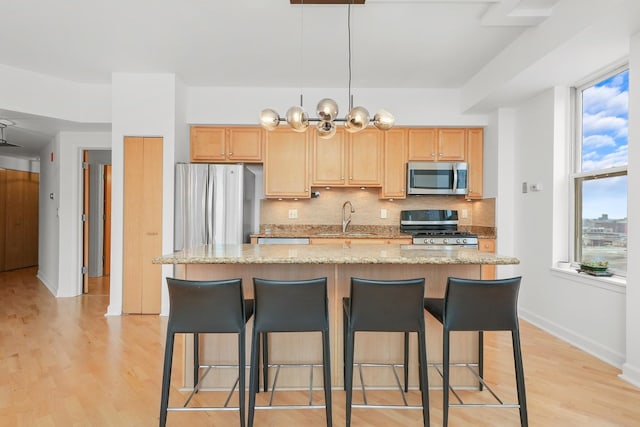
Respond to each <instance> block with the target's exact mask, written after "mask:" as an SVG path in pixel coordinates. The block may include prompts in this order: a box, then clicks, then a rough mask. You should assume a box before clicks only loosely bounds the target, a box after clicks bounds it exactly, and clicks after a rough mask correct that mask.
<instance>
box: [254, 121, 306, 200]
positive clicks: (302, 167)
mask: <svg viewBox="0 0 640 427" xmlns="http://www.w3.org/2000/svg"><path fill="white" fill-rule="evenodd" d="M309 135H310V133H309V132H302V133H301V132H294V131H293V130H291V129H287V128H278V129H275V130H272V131H269V132H266V133H265V150H264V195H265V197H267V198H283V199H285V198H287V199H293V198H300V199H302V198H305V199H308V198H310V197H311V187H310V186H309V145H310V143H309Z"/></svg>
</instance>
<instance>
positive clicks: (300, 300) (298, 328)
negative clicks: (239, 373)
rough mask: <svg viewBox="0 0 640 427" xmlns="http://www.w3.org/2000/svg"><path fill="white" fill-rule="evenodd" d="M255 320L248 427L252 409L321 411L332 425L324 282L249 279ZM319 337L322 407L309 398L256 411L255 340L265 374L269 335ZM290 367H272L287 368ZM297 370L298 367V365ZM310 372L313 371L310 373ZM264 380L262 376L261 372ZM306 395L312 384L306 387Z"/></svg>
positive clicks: (326, 302)
mask: <svg viewBox="0 0 640 427" xmlns="http://www.w3.org/2000/svg"><path fill="white" fill-rule="evenodd" d="M253 288H254V298H255V316H254V322H253V334H252V340H251V374H250V379H249V416H248V426H249V427H252V426H253V419H254V412H255V409H265V408H279V409H302V408H325V412H326V417H327V426H328V427H331V426H332V425H333V422H332V417H331V356H330V347H329V307H328V301H327V278H326V277H323V278H317V279H309V280H266V279H258V278H254V279H253ZM313 331H319V332H321V333H322V365H321V366H322V368H323V380H324V398H325V404H324V405H313V402H312V400H311V397H310V399H309V405H291V406H271V403H270V404H269V406H266V407H264V406H261V407H256V393H257V392H258V388H259V380H258V378H259V372H258V370H259V366H258V359H259V353H260V351H259V350H260V349H259V338H260V335H262V336H263V337H264V338H265V339H264V353H263V357H264V361H265V362H264V365H263V369H264V370H265V371H267V369H268V365H267V360H268V355H267V340H266V336H267V334H268V333H270V332H313ZM289 365H291V364H287V365H285V364H276V365H274V366H277V367H278V369H279V368H280V366H289ZM298 366H300V365H298ZM302 366H310V368H311V369H313V367H314V366H320V365H317V364H304V365H302ZM312 372H313V371H312ZM265 378H266V372H265ZM276 381H277V374H276V377H275V379H274V382H273V386H272V390H271V393H272V397H273V393H274V392H275V388H276ZM309 387H310V390H309V395H310V396H311V390H312V388H313V383H311V384H310V385H309Z"/></svg>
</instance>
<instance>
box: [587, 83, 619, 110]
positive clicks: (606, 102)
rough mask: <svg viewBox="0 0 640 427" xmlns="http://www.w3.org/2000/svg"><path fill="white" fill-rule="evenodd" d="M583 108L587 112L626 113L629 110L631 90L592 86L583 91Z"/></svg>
mask: <svg viewBox="0 0 640 427" xmlns="http://www.w3.org/2000/svg"><path fill="white" fill-rule="evenodd" d="M582 108H583V111H584V112H586V113H590V114H593V113H600V112H602V113H605V114H607V115H611V116H616V115H626V114H627V112H628V111H629V92H628V91H624V92H621V91H620V88H617V87H610V86H600V87H592V88H589V89H587V90H585V91H584V92H583V97H582Z"/></svg>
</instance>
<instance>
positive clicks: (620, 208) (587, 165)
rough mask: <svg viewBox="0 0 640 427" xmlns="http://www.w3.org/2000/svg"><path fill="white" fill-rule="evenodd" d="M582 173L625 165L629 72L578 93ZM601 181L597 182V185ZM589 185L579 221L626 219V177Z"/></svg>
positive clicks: (586, 186) (587, 184)
mask: <svg viewBox="0 0 640 427" xmlns="http://www.w3.org/2000/svg"><path fill="white" fill-rule="evenodd" d="M582 111H583V115H582V137H583V139H582V170H583V171H590V170H598V169H606V168H610V167H614V166H624V165H626V164H627V147H628V134H627V130H628V121H629V114H628V111H629V72H628V71H624V72H623V73H620V74H617V75H615V76H613V77H610V78H609V79H607V80H604V81H602V82H600V83H598V84H597V85H595V86H592V87H589V88H587V89H586V90H584V91H583V92H582ZM600 181H601V182H600ZM600 181H598V182H596V181H589V182H588V183H586V184H585V188H584V190H587V192H588V195H585V194H583V206H582V213H583V215H582V217H583V218H599V217H600V216H601V215H602V214H605V213H606V214H608V215H609V218H610V219H620V218H626V217H627V203H626V193H627V179H626V177H616V178H609V179H606V180H600Z"/></svg>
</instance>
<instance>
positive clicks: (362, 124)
mask: <svg viewBox="0 0 640 427" xmlns="http://www.w3.org/2000/svg"><path fill="white" fill-rule="evenodd" d="M351 3H352V0H349V3H348V6H347V34H348V52H349V57H348V60H349V84H348V86H349V112H348V113H347V116H346V117H345V118H344V119H342V118H338V103H337V102H336V101H334V100H333V99H331V98H324V99H321V100H320V102H318V105H317V107H316V113H317V117H313V118H310V117H309V115H308V114H307V112H306V111H304V109H303V108H302V94H300V106H293V107H291V108H289V109H288V110H287V112H286V114H285V118H284V119H282V118H281V117H280V115H279V114H278V112H277V111H275V110H273V109H271V108H267V109H265V110H262V111H261V112H260V125H262V127H264V128H265V129H267V130H273V129H275V128H276V127H277V126H278V125H279V124H280V122H282V121H286V122H287V124H288V125H289V127H290V128H291V129H292V130H294V131H296V132H305V131H306V130H307V128H308V127H309V124H310V123H311V122H313V123H316V130H317V132H318V136H319V137H320V138H323V139H328V138H331V137H332V136H333V135H335V133H336V123H337V122H343V123H344V128H345V130H346V131H348V132H352V133H353V132H358V131H361V130H362V129H365V128H366V127H367V126H369V123H370V117H369V111H367V109H366V108H364V107H361V106H358V107H354V106H353V95H352V94H351ZM300 4H301V7H303V6H304V0H302V1H300ZM300 14H301V16H302V17H303V15H302V10H301V12H300ZM302 19H303V18H301V21H302ZM303 26H304V25H301V26H300V28H301V32H302V28H303ZM300 40H302V34H301V36H300ZM300 43H301V45H302V41H301V42H300ZM300 57H301V58H302V48H301V53H300ZM301 74H302V73H301ZM301 86H302V85H301ZM301 92H302V90H301ZM394 124H395V117H393V115H392V114H391V113H389V112H387V111H385V110H380V111H378V112H377V113H376V114H375V115H374V116H373V125H374V126H375V127H376V128H378V129H380V130H388V129H391V128H392V127H393V125H394Z"/></svg>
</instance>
